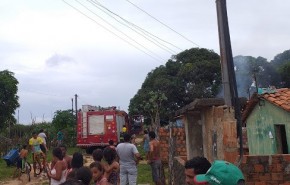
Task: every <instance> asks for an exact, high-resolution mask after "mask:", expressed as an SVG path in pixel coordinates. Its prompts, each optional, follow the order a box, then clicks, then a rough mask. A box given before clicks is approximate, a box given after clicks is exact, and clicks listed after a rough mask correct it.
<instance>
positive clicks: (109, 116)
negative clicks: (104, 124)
mask: <svg viewBox="0 0 290 185" xmlns="http://www.w3.org/2000/svg"><path fill="white" fill-rule="evenodd" d="M113 120H114V116H113V115H106V121H113Z"/></svg>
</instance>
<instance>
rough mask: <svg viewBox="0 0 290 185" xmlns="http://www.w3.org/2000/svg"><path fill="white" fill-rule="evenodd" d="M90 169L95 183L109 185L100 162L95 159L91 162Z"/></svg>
mask: <svg viewBox="0 0 290 185" xmlns="http://www.w3.org/2000/svg"><path fill="white" fill-rule="evenodd" d="M90 169H91V172H92V175H93V180H94V182H95V183H96V185H109V183H108V179H107V178H106V177H105V176H104V173H105V170H104V168H103V166H102V164H101V163H100V162H97V161H95V162H93V163H91V164H90Z"/></svg>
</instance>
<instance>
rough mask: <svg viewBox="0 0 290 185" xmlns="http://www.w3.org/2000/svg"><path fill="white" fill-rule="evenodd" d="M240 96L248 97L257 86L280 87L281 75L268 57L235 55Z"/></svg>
mask: <svg viewBox="0 0 290 185" xmlns="http://www.w3.org/2000/svg"><path fill="white" fill-rule="evenodd" d="M234 65H235V74H236V81H237V87H238V93H239V96H240V97H242V96H244V97H248V96H249V95H250V94H252V93H253V92H256V87H255V85H256V84H255V83H257V87H262V88H263V87H269V86H276V87H280V75H279V74H278V72H277V71H276V69H275V68H274V67H273V65H272V64H271V63H269V62H268V61H267V59H265V58H263V57H257V58H254V57H252V56H236V57H234Z"/></svg>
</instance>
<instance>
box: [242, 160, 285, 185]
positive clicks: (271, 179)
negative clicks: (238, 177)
mask: <svg viewBox="0 0 290 185" xmlns="http://www.w3.org/2000/svg"><path fill="white" fill-rule="evenodd" d="M240 168H241V170H242V171H243V173H244V176H245V180H246V183H247V185H268V184H269V185H270V184H271V185H274V184H277V185H290V155H286V154H285V155H282V154H281V155H264V156H252V155H246V156H243V162H242V164H241V167H240Z"/></svg>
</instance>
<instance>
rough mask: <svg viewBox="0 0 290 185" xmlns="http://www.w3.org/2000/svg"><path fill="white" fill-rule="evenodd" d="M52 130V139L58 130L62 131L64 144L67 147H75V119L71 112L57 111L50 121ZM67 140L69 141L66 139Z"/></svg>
mask: <svg viewBox="0 0 290 185" xmlns="http://www.w3.org/2000/svg"><path fill="white" fill-rule="evenodd" d="M52 128H54V129H55V130H54V131H53V135H54V138H55V137H56V133H57V132H58V131H60V130H63V131H64V135H65V137H64V142H65V143H66V145H67V146H75V144H76V140H75V138H76V117H75V115H74V114H73V113H72V111H71V110H58V111H56V112H55V113H54V117H53V119H52ZM67 138H69V139H67Z"/></svg>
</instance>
